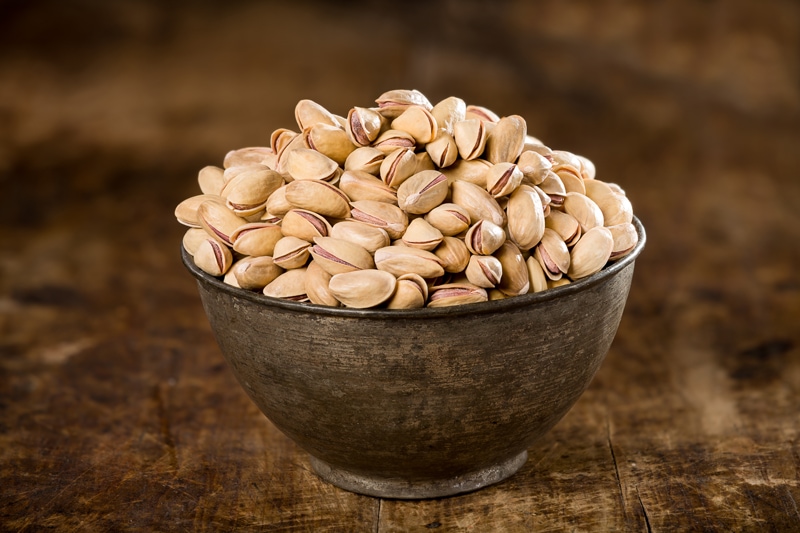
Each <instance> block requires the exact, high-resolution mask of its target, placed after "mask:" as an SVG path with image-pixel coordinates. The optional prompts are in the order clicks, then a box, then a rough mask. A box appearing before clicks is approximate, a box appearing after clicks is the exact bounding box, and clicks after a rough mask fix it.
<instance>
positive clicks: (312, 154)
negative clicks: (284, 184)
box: [286, 148, 340, 183]
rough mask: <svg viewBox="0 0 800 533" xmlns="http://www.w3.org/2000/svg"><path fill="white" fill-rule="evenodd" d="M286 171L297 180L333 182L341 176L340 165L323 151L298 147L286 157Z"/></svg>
mask: <svg viewBox="0 0 800 533" xmlns="http://www.w3.org/2000/svg"><path fill="white" fill-rule="evenodd" d="M286 171H287V172H288V173H289V175H290V176H291V177H292V179H295V180H322V181H327V182H328V183H333V182H334V181H335V180H336V179H338V177H339V173H340V169H339V165H338V164H337V163H336V161H334V160H333V159H331V158H330V157H328V156H326V155H325V154H323V153H320V152H317V151H316V150H312V149H310V148H297V149H296V150H293V151H292V152H291V153H289V155H288V157H287V159H286Z"/></svg>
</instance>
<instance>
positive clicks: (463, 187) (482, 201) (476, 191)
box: [451, 180, 506, 226]
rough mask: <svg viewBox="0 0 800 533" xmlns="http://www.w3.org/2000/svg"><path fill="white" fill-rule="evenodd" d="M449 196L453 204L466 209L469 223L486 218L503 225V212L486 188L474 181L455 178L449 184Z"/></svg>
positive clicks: (497, 224)
mask: <svg viewBox="0 0 800 533" xmlns="http://www.w3.org/2000/svg"><path fill="white" fill-rule="evenodd" d="M451 198H452V202H453V203H454V204H457V205H459V206H461V207H463V208H464V210H466V212H467V213H468V214H469V219H470V222H471V223H473V224H474V223H475V222H477V221H478V220H488V221H489V222H492V223H493V224H495V225H496V226H504V225H505V222H506V220H505V213H503V210H502V209H501V208H500V205H499V204H498V203H497V200H495V199H494V198H492V196H491V195H490V194H489V193H488V192H486V189H484V188H482V187H478V186H477V185H475V184H474V183H469V182H466V181H460V180H457V181H454V182H453V183H452V185H451Z"/></svg>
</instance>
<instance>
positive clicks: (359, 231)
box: [330, 220, 390, 254]
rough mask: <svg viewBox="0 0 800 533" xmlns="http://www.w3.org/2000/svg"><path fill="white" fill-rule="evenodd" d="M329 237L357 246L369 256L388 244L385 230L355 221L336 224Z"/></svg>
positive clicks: (388, 240)
mask: <svg viewBox="0 0 800 533" xmlns="http://www.w3.org/2000/svg"><path fill="white" fill-rule="evenodd" d="M330 236H331V237H334V238H337V239H342V240H344V241H349V242H352V243H354V244H357V245H359V246H361V247H363V248H364V249H365V250H367V251H368V252H369V253H371V254H374V253H375V251H376V250H377V249H378V248H383V247H384V246H389V243H390V239H389V234H388V233H386V230H384V229H382V228H379V227H376V226H370V225H369V224H365V223H363V222H357V221H355V220H343V221H341V222H337V223H336V224H334V225H333V228H332V229H331V233H330Z"/></svg>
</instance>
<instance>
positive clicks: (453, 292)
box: [428, 283, 489, 307]
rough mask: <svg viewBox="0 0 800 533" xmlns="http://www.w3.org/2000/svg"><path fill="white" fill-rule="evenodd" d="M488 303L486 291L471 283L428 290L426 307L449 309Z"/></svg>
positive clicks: (435, 287) (440, 286) (451, 284)
mask: <svg viewBox="0 0 800 533" xmlns="http://www.w3.org/2000/svg"><path fill="white" fill-rule="evenodd" d="M487 301H489V295H488V294H487V293H486V290H485V289H483V288H481V287H478V286H476V285H473V284H471V283H447V284H444V285H436V286H434V287H431V288H430V292H429V297H428V307H449V306H453V305H466V304H471V303H480V302H487Z"/></svg>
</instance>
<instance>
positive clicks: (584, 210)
mask: <svg viewBox="0 0 800 533" xmlns="http://www.w3.org/2000/svg"><path fill="white" fill-rule="evenodd" d="M563 206H564V212H565V213H568V214H570V215H572V216H573V217H575V220H577V221H578V224H580V225H581V231H582V232H583V233H584V235H585V234H586V232H587V231H589V230H590V229H592V228H594V227H595V226H602V225H604V218H603V212H602V211H601V210H600V207H599V206H598V205H597V204H596V203H595V202H594V201H593V200H592V199H591V198H589V197H588V196H586V195H583V194H580V193H577V192H568V193H567V195H566V197H565V198H564V204H563ZM581 238H583V237H581Z"/></svg>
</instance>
